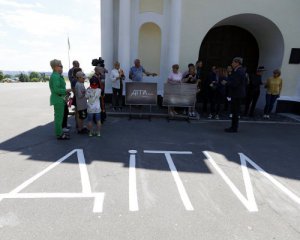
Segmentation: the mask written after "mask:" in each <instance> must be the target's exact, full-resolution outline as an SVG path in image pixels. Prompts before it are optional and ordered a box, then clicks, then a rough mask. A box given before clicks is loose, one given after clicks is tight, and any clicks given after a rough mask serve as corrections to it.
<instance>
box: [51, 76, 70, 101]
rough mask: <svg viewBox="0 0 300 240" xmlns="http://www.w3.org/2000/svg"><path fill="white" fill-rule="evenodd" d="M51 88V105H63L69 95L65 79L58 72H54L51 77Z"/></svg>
mask: <svg viewBox="0 0 300 240" xmlns="http://www.w3.org/2000/svg"><path fill="white" fill-rule="evenodd" d="M49 87H50V91H51V96H50V105H54V104H63V103H64V101H65V100H64V98H65V96H66V93H67V91H66V82H65V79H64V77H63V76H62V75H60V74H59V73H57V72H53V73H52V74H51V77H50V81H49Z"/></svg>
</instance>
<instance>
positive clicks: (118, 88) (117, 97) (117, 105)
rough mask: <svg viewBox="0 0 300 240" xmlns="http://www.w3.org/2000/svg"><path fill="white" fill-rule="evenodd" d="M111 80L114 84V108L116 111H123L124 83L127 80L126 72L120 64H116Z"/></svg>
mask: <svg viewBox="0 0 300 240" xmlns="http://www.w3.org/2000/svg"><path fill="white" fill-rule="evenodd" d="M110 80H111V82H112V92H113V96H112V106H113V109H114V110H117V109H120V111H121V110H122V105H123V103H122V95H123V81H124V80H125V74H124V71H123V70H122V69H121V68H120V63H119V62H118V61H117V62H115V63H114V69H113V70H111V74H110Z"/></svg>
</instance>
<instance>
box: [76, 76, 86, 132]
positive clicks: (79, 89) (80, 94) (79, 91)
mask: <svg viewBox="0 0 300 240" xmlns="http://www.w3.org/2000/svg"><path fill="white" fill-rule="evenodd" d="M76 78H77V83H76V85H75V96H76V105H77V107H76V108H77V116H76V117H77V127H78V128H77V132H78V134H84V133H86V129H84V128H83V121H84V119H86V118H87V102H86V97H85V93H86V89H85V86H84V81H85V79H86V76H85V74H84V73H83V72H81V71H79V72H77V73H76Z"/></svg>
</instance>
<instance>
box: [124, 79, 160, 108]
mask: <svg viewBox="0 0 300 240" xmlns="http://www.w3.org/2000/svg"><path fill="white" fill-rule="evenodd" d="M125 86H126V94H125V103H126V105H157V83H143V82H127V83H125Z"/></svg>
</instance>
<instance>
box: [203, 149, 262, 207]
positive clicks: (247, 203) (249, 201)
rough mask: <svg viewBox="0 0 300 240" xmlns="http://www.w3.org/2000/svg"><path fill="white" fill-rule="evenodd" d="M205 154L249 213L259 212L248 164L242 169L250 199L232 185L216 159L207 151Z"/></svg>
mask: <svg viewBox="0 0 300 240" xmlns="http://www.w3.org/2000/svg"><path fill="white" fill-rule="evenodd" d="M203 153H204V155H205V156H206V157H207V160H208V161H209V162H210V164H211V165H212V166H213V167H214V168H215V169H216V170H217V172H218V173H219V174H220V176H221V177H222V178H223V180H224V181H225V182H226V183H227V185H228V186H229V187H230V188H231V190H232V191H233V193H234V194H235V195H236V196H237V198H238V199H239V200H240V201H241V202H242V203H243V204H244V206H245V207H246V208H247V209H248V211H249V212H257V211H258V208H257V204H256V202H255V198H254V194H253V188H252V184H251V181H250V177H249V172H248V168H246V164H244V166H243V165H242V169H243V176H244V182H245V187H246V192H247V197H248V199H246V198H245V197H244V196H243V194H242V193H241V192H240V191H239V190H238V188H237V187H236V186H235V185H234V184H233V183H232V181H231V180H230V179H229V178H228V177H227V175H226V174H225V173H224V172H223V170H222V169H221V168H220V167H219V166H218V165H217V163H216V162H215V161H214V159H213V158H212V157H211V155H210V154H209V153H208V152H207V151H204V152H203Z"/></svg>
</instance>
